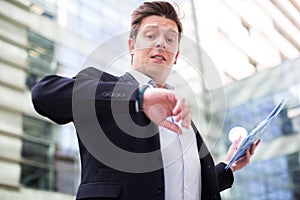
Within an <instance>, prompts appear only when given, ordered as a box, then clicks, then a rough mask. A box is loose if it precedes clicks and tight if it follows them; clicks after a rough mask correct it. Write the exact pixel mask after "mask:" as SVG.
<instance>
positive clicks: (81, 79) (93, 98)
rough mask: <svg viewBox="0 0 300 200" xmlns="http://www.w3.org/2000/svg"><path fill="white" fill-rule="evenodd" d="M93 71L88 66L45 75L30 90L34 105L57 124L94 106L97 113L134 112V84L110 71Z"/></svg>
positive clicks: (87, 114) (88, 112)
mask: <svg viewBox="0 0 300 200" xmlns="http://www.w3.org/2000/svg"><path fill="white" fill-rule="evenodd" d="M97 71H98V72H99V70H97ZM94 72H95V69H93V70H91V69H89V68H88V69H85V70H83V71H81V72H80V73H78V74H77V76H76V77H74V78H67V77H62V76H57V75H50V76H46V77H45V78H43V79H42V80H41V81H39V82H38V83H36V84H35V85H34V86H33V88H32V90H31V93H32V102H33V105H34V108H35V109H36V111H37V112H38V113H39V114H41V115H43V116H45V117H48V118H49V119H51V120H52V121H54V122H56V123H58V124H66V123H69V122H71V121H73V120H74V117H79V118H82V117H90V116H91V115H94V114H95V113H96V112H95V110H97V111H98V112H97V114H98V113H105V112H113V111H114V112H128V110H129V112H135V103H136V98H137V90H138V86H137V85H130V84H128V83H119V82H118V79H117V78H116V77H114V76H112V75H109V74H106V73H101V76H97V75H95V73H94ZM112 105H113V108H114V109H113V111H112Z"/></svg>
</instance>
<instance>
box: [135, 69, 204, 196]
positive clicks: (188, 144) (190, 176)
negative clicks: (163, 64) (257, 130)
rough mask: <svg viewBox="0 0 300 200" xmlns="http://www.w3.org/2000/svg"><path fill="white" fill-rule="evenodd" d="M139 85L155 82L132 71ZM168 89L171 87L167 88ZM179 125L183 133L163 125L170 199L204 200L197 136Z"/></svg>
mask: <svg viewBox="0 0 300 200" xmlns="http://www.w3.org/2000/svg"><path fill="white" fill-rule="evenodd" d="M129 73H130V74H131V75H132V76H133V77H134V78H135V79H136V81H137V82H138V83H139V84H147V83H148V82H149V81H150V80H151V79H150V78H149V77H148V76H146V75H144V74H142V73H140V72H138V71H136V70H131V71H130V72H129ZM167 88H170V87H168V86H167ZM168 120H170V121H172V122H173V123H176V124H177V125H178V126H179V127H180V128H181V129H182V130H183V134H182V135H178V134H177V133H175V132H173V131H171V130H169V129H166V128H164V127H161V126H159V137H160V147H161V152H162V158H163V166H164V180H165V199H166V200H200V199H201V165H200V159H199V154H198V148H197V142H196V136H195V133H194V131H193V129H192V128H191V127H190V128H189V129H185V128H183V127H182V126H181V121H179V122H178V123H177V122H176V121H175V120H173V117H172V116H171V117H169V118H168Z"/></svg>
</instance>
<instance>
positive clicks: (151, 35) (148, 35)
mask: <svg viewBox="0 0 300 200" xmlns="http://www.w3.org/2000/svg"><path fill="white" fill-rule="evenodd" d="M146 37H147V38H149V39H153V38H154V34H147V35H146Z"/></svg>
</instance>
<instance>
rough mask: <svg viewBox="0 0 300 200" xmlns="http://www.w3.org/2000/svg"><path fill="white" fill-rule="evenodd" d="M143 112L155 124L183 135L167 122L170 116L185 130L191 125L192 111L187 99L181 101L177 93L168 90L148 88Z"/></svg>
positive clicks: (174, 125)
mask: <svg viewBox="0 0 300 200" xmlns="http://www.w3.org/2000/svg"><path fill="white" fill-rule="evenodd" d="M143 110H144V112H145V114H146V116H147V117H148V118H149V119H150V120H151V121H153V122H154V123H156V124H158V125H160V126H162V127H165V128H167V129H170V130H172V131H174V132H176V133H178V134H182V130H181V128H180V127H179V126H178V125H177V124H176V123H172V122H171V121H169V120H167V118H168V117H169V116H174V119H175V120H176V121H177V122H179V121H180V120H182V121H181V125H182V127H184V128H187V129H188V128H189V127H190V125H191V110H190V107H189V105H188V104H187V103H186V101H185V99H184V98H183V99H179V98H178V97H177V96H176V95H175V93H173V92H172V91H169V90H166V89H160V88H147V89H146V91H145V92H144V96H143Z"/></svg>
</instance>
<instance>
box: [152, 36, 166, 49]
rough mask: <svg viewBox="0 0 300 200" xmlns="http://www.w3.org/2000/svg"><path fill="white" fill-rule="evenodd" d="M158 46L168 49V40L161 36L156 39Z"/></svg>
mask: <svg viewBox="0 0 300 200" xmlns="http://www.w3.org/2000/svg"><path fill="white" fill-rule="evenodd" d="M155 47H156V48H162V49H166V41H165V39H164V38H163V37H159V38H158V39H157V41H156V45H155Z"/></svg>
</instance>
